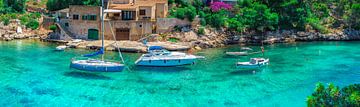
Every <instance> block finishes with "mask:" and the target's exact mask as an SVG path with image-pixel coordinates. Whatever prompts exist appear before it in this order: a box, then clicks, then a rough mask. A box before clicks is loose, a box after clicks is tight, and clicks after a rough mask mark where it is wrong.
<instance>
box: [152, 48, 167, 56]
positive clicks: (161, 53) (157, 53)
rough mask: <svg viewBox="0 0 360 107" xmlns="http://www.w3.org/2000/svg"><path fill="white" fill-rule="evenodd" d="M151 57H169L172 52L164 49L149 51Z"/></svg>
mask: <svg viewBox="0 0 360 107" xmlns="http://www.w3.org/2000/svg"><path fill="white" fill-rule="evenodd" d="M149 53H150V54H151V55H169V54H170V51H168V50H165V49H162V50H152V51H149Z"/></svg>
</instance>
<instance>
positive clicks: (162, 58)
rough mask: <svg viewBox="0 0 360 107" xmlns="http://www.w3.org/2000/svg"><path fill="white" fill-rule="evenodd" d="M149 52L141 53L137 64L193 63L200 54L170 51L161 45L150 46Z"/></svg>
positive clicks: (171, 64) (165, 65)
mask: <svg viewBox="0 0 360 107" xmlns="http://www.w3.org/2000/svg"><path fill="white" fill-rule="evenodd" d="M148 51H149V53H147V54H143V55H142V56H141V57H140V58H139V59H138V60H137V61H136V62H135V64H136V65H139V66H157V67H171V66H180V65H190V64H195V61H196V59H199V58H204V57H201V56H195V55H190V54H186V53H182V52H170V51H168V50H165V49H164V48H162V47H161V46H150V47H149V48H148Z"/></svg>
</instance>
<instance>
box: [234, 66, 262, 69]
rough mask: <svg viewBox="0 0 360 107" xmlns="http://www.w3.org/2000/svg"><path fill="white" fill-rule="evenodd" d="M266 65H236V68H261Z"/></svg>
mask: <svg viewBox="0 0 360 107" xmlns="http://www.w3.org/2000/svg"><path fill="white" fill-rule="evenodd" d="M263 66H265V65H236V68H239V69H256V68H261V67H263Z"/></svg>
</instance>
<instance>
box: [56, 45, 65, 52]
mask: <svg viewBox="0 0 360 107" xmlns="http://www.w3.org/2000/svg"><path fill="white" fill-rule="evenodd" d="M66 48H67V46H64V45H61V46H57V47H56V48H55V50H57V51H63V50H65V49H66Z"/></svg>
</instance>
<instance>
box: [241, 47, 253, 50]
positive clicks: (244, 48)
mask: <svg viewBox="0 0 360 107" xmlns="http://www.w3.org/2000/svg"><path fill="white" fill-rule="evenodd" d="M241 50H246V51H252V50H253V49H251V48H249V47H242V48H241Z"/></svg>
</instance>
